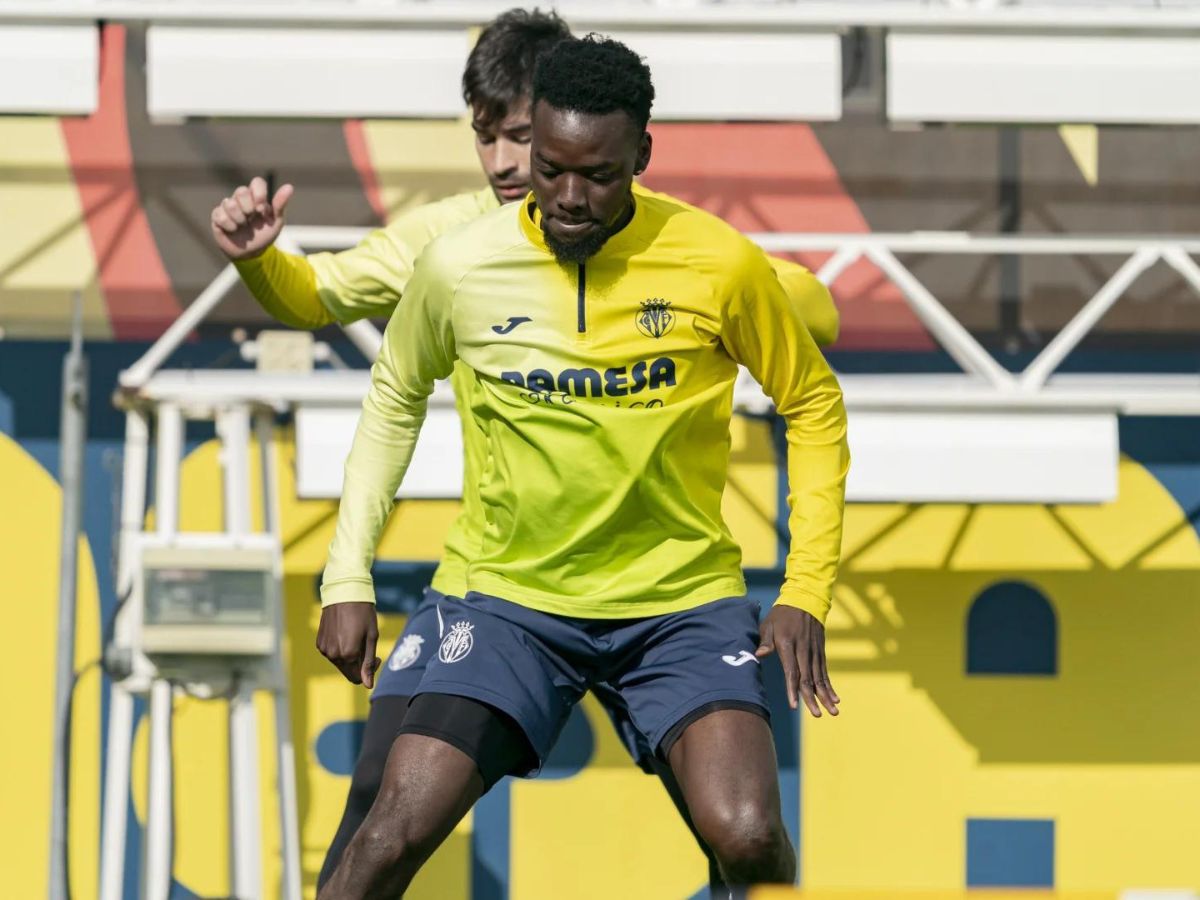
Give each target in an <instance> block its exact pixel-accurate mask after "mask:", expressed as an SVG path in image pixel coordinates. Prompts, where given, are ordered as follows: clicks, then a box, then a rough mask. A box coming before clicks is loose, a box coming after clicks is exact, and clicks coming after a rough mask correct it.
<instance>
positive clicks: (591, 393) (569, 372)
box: [500, 356, 675, 397]
mask: <svg viewBox="0 0 1200 900" xmlns="http://www.w3.org/2000/svg"><path fill="white" fill-rule="evenodd" d="M500 377H501V378H502V379H503V380H504V381H507V382H508V383H509V384H515V385H516V386H517V387H520V388H525V389H526V390H529V391H536V392H538V393H548V392H550V391H558V392H559V393H563V394H572V395H574V396H576V397H606V396H607V397H624V396H626V395H628V394H640V393H641V392H642V391H654V390H658V389H659V388H663V387H674V386H675V360H673V359H671V358H670V357H668V356H663V357H660V358H659V359H656V360H654V361H653V362H648V361H646V360H642V361H641V362H636V363H634V364H633V366H632V367H630V366H620V367H619V368H612V369H605V370H604V371H603V372H601V371H599V370H598V369H563V370H562V371H561V372H559V373H558V375H555V374H554V373H553V372H551V371H549V370H548V369H534V370H533V371H531V372H529V373H528V374H524V373H522V372H501V373H500Z"/></svg>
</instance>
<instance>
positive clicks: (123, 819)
mask: <svg viewBox="0 0 1200 900" xmlns="http://www.w3.org/2000/svg"><path fill="white" fill-rule="evenodd" d="M149 446H150V423H149V420H148V418H147V416H146V414H145V413H144V412H142V411H140V410H129V411H128V412H126V413H125V458H124V460H123V469H122V474H121V535H120V544H118V546H117V602H118V603H123V601H124V599H125V598H126V597H127V596H128V595H129V592H130V591H131V590H132V589H133V577H134V572H133V550H132V547H131V544H132V541H133V536H134V535H135V534H137V533H139V532H141V530H142V527H143V523H144V521H145V517H146V473H147V471H148V468H149V461H150V452H149ZM128 620H129V610H128V608H127V607H125V608H122V610H121V611H120V613H118V614H117V620H116V622H115V623H114V625H113V643H114V645H116V646H117V647H124V648H128V647H129V644H130V637H129V628H128ZM107 651H108V648H107V647H106V648H105V652H107ZM132 744H133V694H132V693H131V692H130V691H129V690H127V689H126V687H124V686H122V685H120V684H114V685H113V686H112V693H111V694H110V696H109V705H108V740H107V742H106V750H107V752H106V755H105V763H104V819H103V822H102V826H101V827H102V829H103V831H102V835H101V842H100V900H121V897H122V896H123V895H124V889H125V837H126V832H127V826H128V823H127V814H128V810H129V766H130V751H131V749H132Z"/></svg>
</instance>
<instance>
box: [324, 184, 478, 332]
mask: <svg viewBox="0 0 1200 900" xmlns="http://www.w3.org/2000/svg"><path fill="white" fill-rule="evenodd" d="M498 206H499V203H498V201H497V200H496V195H495V194H493V193H492V191H491V189H490V188H485V189H484V190H480V191H472V192H469V193H465V194H455V195H454V196H452V197H446V198H444V199H442V200H438V201H436V202H434V203H426V204H425V205H424V206H418V207H417V208H416V209H411V210H409V211H408V212H406V213H404V214H403V215H400V216H398V217H397V218H396V219H394V220H393V221H392V222H391V223H390V224H388V226H387V227H386V228H377V229H376V230H374V231H372V232H371V233H370V234H368V235H367V236H366V237H365V238H364V239H363V240H362V242H361V243H360V244H359V245H358V246H356V247H352V248H350V249H349V250H343V251H342V252H341V253H313V254H312V255H310V256H309V257H308V259H309V261H310V262H311V263H312V267H313V271H314V272H315V273H316V278H317V293H318V296H319V297H320V301H321V305H322V306H324V307H325V308H326V309H327V310H329V313H330V315H332V316H333V317H334V318H335V319H336V320H337V321H339V322H341V323H343V324H345V323H347V322H353V321H355V320H356V319H365V318H371V317H373V318H381V319H382V318H386V317H388V316H390V315H391V314H392V310H393V309H395V308H396V304H397V303H399V302H400V298H401V297H402V296H403V295H404V292H405V290H406V289H407V286H408V281H409V279H410V278H412V275H413V267H414V266H415V265H416V262H417V257H419V256H420V255H421V253H422V251H424V249H425V248H426V247H427V246H428V245H429V243H430V242H431V241H432V240H433V239H434V238H436V237H438V236H439V235H442V234H445V233H446V232H447V231H449V230H451V229H452V228H456V227H457V226H459V225H463V224H465V223H467V222H470V221H471V220H473V219H477V218H479V216H481V215H483V214H484V213H485V212H488V211H489V210H492V209H496V208H498Z"/></svg>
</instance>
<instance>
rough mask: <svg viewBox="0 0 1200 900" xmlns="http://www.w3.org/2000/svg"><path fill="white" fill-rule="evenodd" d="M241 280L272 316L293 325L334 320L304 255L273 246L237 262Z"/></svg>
mask: <svg viewBox="0 0 1200 900" xmlns="http://www.w3.org/2000/svg"><path fill="white" fill-rule="evenodd" d="M234 266H235V267H236V268H237V270H238V274H239V275H241V276H242V281H244V282H245V283H246V287H248V288H249V289H250V293H252V294H253V295H254V299H255V300H257V301H258V303H259V305H260V306H262V308H263V309H265V310H266V311H267V312H268V313H269V314H270V315H271V316H273V317H274V318H276V319H278V320H279V321H280V322H282V323H283V324H284V325H290V326H291V327H292V328H306V329H308V330H310V331H311V330H314V329H317V328H321V327H323V326H325V325H331V324H332V323H333V322H334V318H333V316H332V315H331V314H330V313H329V310H327V309H326V308H325V307H324V306H322V305H321V300H320V298H319V296H318V295H317V278H316V274H315V273H314V272H313V267H312V266H311V265H310V264H309V262H308V260H307V259H305V258H304V257H303V256H294V255H292V254H291V253H284V252H283V251H282V250H280V249H279V248H278V247H275V246H270V247H268V248H267V249H266V251H265V252H263V253H262V254H260V255H259V256H256V257H254V258H252V259H240V260H236V261H235V262H234Z"/></svg>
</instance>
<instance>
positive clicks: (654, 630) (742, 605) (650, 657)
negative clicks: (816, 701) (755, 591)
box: [610, 597, 768, 758]
mask: <svg viewBox="0 0 1200 900" xmlns="http://www.w3.org/2000/svg"><path fill="white" fill-rule="evenodd" d="M615 638H616V640H617V641H618V642H619V643H620V645H621V647H620V649H621V651H622V662H621V664H620V665H619V667H618V669H617V671H616V672H615V673H613V675H614V677H612V678H610V681H611V682H612V683H614V684H615V686H616V687H617V689H618V690H619V691H620V692H621V696H622V697H623V698H624V700H625V703H626V704H627V705H628V707H629V711H630V715H631V717H632V719H633V723H634V725H635V726H636V727H637V729H638V730H639V731H640V732H641V733H642V734H644V735H645V736H646V738H647V740H648V741H649V744H650V746H651V747H652V748H653V750H654V752H655V753H657V754H659V756H660V758H662V757H663V755H664V748H663V741H664V739H666V738H667V737H668V735H672V731H673V730H674V731H675V732H676V733H678V730H679V729H678V726H680V724H681V723H684V724H686V723H687V720H688V719H689V717H692V716H695V715H696V714H698V713H701V712H704V711H709V710H711V709H714V708H721V707H725V708H737V709H744V710H751V711H755V712H756V713H757V714H758V715H759V716H760V717H766V716H767V710H768V704H767V697H766V692H765V691H764V689H763V681H762V672H761V667H760V665H759V662H758V660H757V659H756V658H755V656H754V651H755V649H757V647H758V604H757V603H756V602H754V601H752V600H748V599H747V598H745V597H732V598H728V599H725V600H718V601H715V602H713V603H706V604H704V605H703V606H700V607H697V608H696V609H691V610H686V611H684V612H680V613H672V614H670V615H666V616H655V617H653V618H650V619H646V620H643V621H641V622H638V623H634V624H631V625H629V626H627V627H624V628H622V629H621V630H620V632H619V633H618V634H617V635H616V636H615ZM673 736H674V735H672V737H673Z"/></svg>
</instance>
